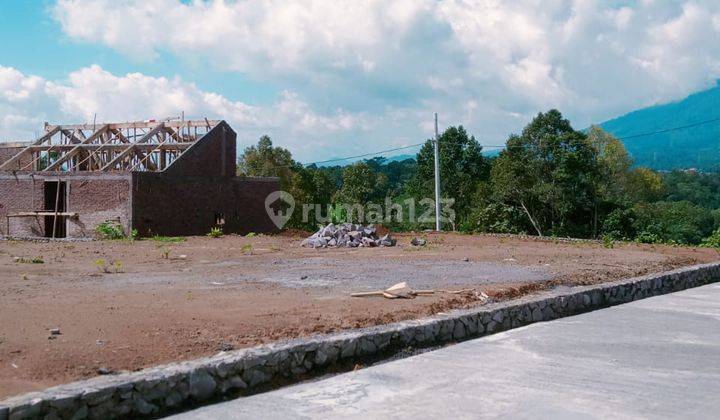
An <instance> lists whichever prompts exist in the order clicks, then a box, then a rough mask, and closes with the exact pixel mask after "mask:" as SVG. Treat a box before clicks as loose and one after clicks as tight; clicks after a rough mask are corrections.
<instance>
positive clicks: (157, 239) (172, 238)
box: [150, 235, 187, 243]
mask: <svg viewBox="0 0 720 420" xmlns="http://www.w3.org/2000/svg"><path fill="white" fill-rule="evenodd" d="M150 240H151V241H154V242H161V243H178V242H185V241H186V240H187V239H186V238H185V237H183V236H159V235H155V236H153V237H152V238H150Z"/></svg>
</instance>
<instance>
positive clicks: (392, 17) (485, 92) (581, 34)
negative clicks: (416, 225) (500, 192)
mask: <svg viewBox="0 0 720 420" xmlns="http://www.w3.org/2000/svg"><path fill="white" fill-rule="evenodd" d="M0 37H1V40H2V42H0V141H3V140H27V139H29V138H31V137H32V136H33V134H34V133H35V132H37V131H38V130H39V129H40V128H41V126H42V122H43V121H53V122H64V123H71V122H79V121H88V120H90V119H92V118H93V116H94V115H95V114H97V115H98V119H100V120H104V121H116V120H117V121H126V120H132V119H148V118H165V117H168V116H173V115H179V114H180V112H185V113H186V115H188V116H189V117H205V116H208V117H212V118H223V119H226V120H228V121H229V122H230V123H231V125H232V126H233V127H234V128H235V130H236V131H237V132H238V135H239V140H240V148H242V147H245V146H247V145H249V144H251V143H253V142H255V141H256V139H257V138H258V137H259V136H260V135H262V134H269V135H271V137H272V138H273V139H274V141H275V143H276V144H278V145H282V146H284V147H287V148H288V149H290V150H291V152H293V155H294V156H295V157H296V158H298V159H299V160H301V161H304V162H308V161H314V160H323V159H327V158H331V157H337V156H346V155H356V154H361V153H365V152H369V151H373V150H383V149H389V148H392V147H400V146H405V145H408V144H414V143H418V142H421V141H422V140H423V139H425V138H427V137H429V136H430V135H431V134H432V114H433V113H434V112H438V113H439V114H440V122H441V126H447V125H458V124H462V125H464V126H466V127H467V128H468V130H469V131H470V132H471V133H472V134H474V135H475V136H476V137H477V138H478V140H479V141H480V142H481V143H483V144H486V145H489V144H501V143H503V142H504V141H505V139H506V138H507V136H508V135H509V134H510V133H512V132H517V131H519V130H520V129H521V128H522V126H523V125H525V124H526V123H527V122H528V121H529V119H531V118H532V116H533V115H534V114H536V113H537V112H539V111H544V110H547V109H549V108H553V107H555V108H558V109H560V110H561V111H562V112H563V113H564V114H565V115H566V116H567V117H569V118H570V119H571V121H572V122H573V124H574V125H576V126H577V127H585V126H587V125H589V124H591V123H593V122H601V121H604V120H606V119H609V118H612V117H615V116H617V115H621V114H623V113H625V112H628V111H631V110H633V109H637V108H640V107H644V106H648V105H652V104H657V103H664V102H668V101H673V100H677V99H680V98H682V97H684V96H686V95H688V94H690V93H692V92H695V91H698V90H702V89H705V88H708V87H710V86H714V84H715V80H716V79H718V78H719V77H720V43H718V42H708V40H713V39H720V5H719V4H718V2H716V1H711V0H707V1H703V0H692V1H684V0H677V1H671V0H667V1H657V0H656V1H652V0H638V1H617V2H606V1H600V0H548V1H544V2H537V1H534V0H518V1H515V2H502V1H499V0H498V1H494V0H485V1H474V0H437V1H436V0H396V1H379V0H356V1H343V0H307V1H302V2H300V1H293V0H282V1H280V0H244V1H233V0H225V1H219V0H218V1H213V0H207V1H204V0H194V1H184V2H180V1H178V0H145V1H140V0H57V1H55V0H52V1H51V0H38V1H31V0H27V1H21V0H18V1H12V0H0Z"/></svg>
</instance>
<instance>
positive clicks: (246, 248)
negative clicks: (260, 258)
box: [240, 244, 253, 254]
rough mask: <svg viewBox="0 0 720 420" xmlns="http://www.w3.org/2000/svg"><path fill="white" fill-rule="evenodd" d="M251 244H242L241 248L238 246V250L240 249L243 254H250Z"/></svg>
mask: <svg viewBox="0 0 720 420" xmlns="http://www.w3.org/2000/svg"><path fill="white" fill-rule="evenodd" d="M252 249H253V246H252V244H246V245H243V247H242V248H240V251H242V252H243V253H244V254H252Z"/></svg>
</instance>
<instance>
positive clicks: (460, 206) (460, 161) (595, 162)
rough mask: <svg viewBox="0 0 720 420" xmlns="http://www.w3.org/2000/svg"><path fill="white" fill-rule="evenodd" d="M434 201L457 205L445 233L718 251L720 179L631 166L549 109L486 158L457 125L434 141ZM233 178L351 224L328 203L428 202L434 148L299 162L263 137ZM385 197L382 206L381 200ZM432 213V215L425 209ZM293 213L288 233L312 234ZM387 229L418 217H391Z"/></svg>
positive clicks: (598, 134)
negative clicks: (262, 181) (270, 184)
mask: <svg viewBox="0 0 720 420" xmlns="http://www.w3.org/2000/svg"><path fill="white" fill-rule="evenodd" d="M439 166H440V175H441V192H442V197H443V198H446V199H452V200H454V202H453V205H452V210H453V211H454V213H455V217H454V220H453V221H452V222H448V223H447V225H446V226H444V228H446V229H451V230H457V231H461V232H468V233H479V232H488V233H523V234H532V235H541V236H559V237H576V238H604V239H606V240H626V241H638V242H646V243H676V244H688V245H689V244H708V245H716V246H717V245H720V231H718V227H719V226H720V210H719V209H720V174H716V173H711V174H699V173H694V172H684V171H673V172H666V173H661V172H657V171H653V170H651V169H648V168H644V167H636V166H635V165H634V163H633V160H632V158H631V157H630V155H629V154H628V152H627V151H626V149H625V146H624V145H623V143H622V142H621V141H620V140H618V139H617V138H615V137H613V136H612V135H611V134H609V133H607V132H605V131H603V130H602V129H601V128H600V127H596V126H593V127H591V128H590V129H588V130H586V131H585V132H583V131H579V130H575V129H574V128H573V127H572V126H571V125H570V122H569V121H568V120H567V119H565V118H563V116H562V114H561V113H560V112H559V111H557V110H550V111H548V112H545V113H539V114H538V115H537V116H536V117H535V118H534V119H533V120H532V121H531V122H530V123H529V124H528V125H527V126H526V127H525V128H524V129H523V130H522V132H521V133H520V134H513V135H511V136H509V138H508V139H507V142H506V147H505V148H504V149H503V150H502V151H501V152H500V153H498V154H497V155H495V156H485V155H483V153H482V146H481V145H480V144H479V143H478V141H477V140H476V139H475V137H474V136H472V135H470V134H468V133H467V131H466V130H465V129H464V128H463V127H462V126H458V127H449V128H448V129H447V130H445V132H444V133H442V135H441V136H440V162H439ZM238 174H239V175H241V176H275V177H279V178H280V182H281V187H282V188H283V189H284V190H285V191H288V192H290V193H291V194H292V195H293V197H294V198H295V200H296V205H297V206H299V207H302V206H303V204H305V203H313V204H318V205H320V207H317V206H316V207H314V208H313V209H312V210H311V211H312V212H324V214H321V215H320V216H321V218H322V219H323V220H332V221H335V222H341V221H353V220H349V219H350V218H352V214H348V213H347V212H346V211H344V210H343V209H342V207H340V206H333V205H334V204H338V203H344V204H369V203H380V204H382V203H388V202H392V203H397V205H399V206H405V204H404V203H406V202H407V199H409V198H414V199H415V200H417V201H419V200H422V199H424V198H433V197H434V161H433V144H432V140H429V139H428V140H427V141H426V142H425V143H424V145H423V146H422V147H421V149H420V151H419V152H418V154H417V156H416V158H415V159H407V160H403V161H387V160H386V159H385V158H382V157H377V158H373V159H368V160H364V161H360V162H356V163H353V164H350V165H346V166H339V165H338V166H324V167H319V166H316V165H311V166H307V167H305V166H303V165H301V164H300V163H298V162H296V161H295V160H294V159H293V158H292V155H291V153H290V152H289V151H288V150H286V149H284V148H282V147H276V146H273V143H272V140H271V139H270V138H269V137H268V136H263V137H261V138H260V140H259V142H258V143H257V145H253V146H251V147H248V148H246V149H245V151H244V153H243V154H242V156H241V157H240V159H239V164H238ZM388 200H389V201H388ZM432 214H434V211H433V213H432ZM302 216H303V215H302V212H299V211H296V212H294V213H293V216H292V218H291V220H290V222H289V224H288V226H289V227H293V228H300V229H308V230H313V229H315V228H316V227H317V226H316V224H317V222H316V218H315V217H314V216H316V215H315V214H313V215H311V217H310V218H309V219H308V220H303V217H302ZM384 224H385V225H387V226H388V227H390V228H392V229H395V230H420V229H428V228H432V227H433V225H432V224H431V223H428V222H423V221H417V220H416V221H409V220H395V219H393V220H387V221H384Z"/></svg>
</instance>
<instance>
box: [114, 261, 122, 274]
mask: <svg viewBox="0 0 720 420" xmlns="http://www.w3.org/2000/svg"><path fill="white" fill-rule="evenodd" d="M113 267H114V268H115V272H116V273H122V272H123V264H122V261H120V260H116V261H115V262H114V263H113Z"/></svg>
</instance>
